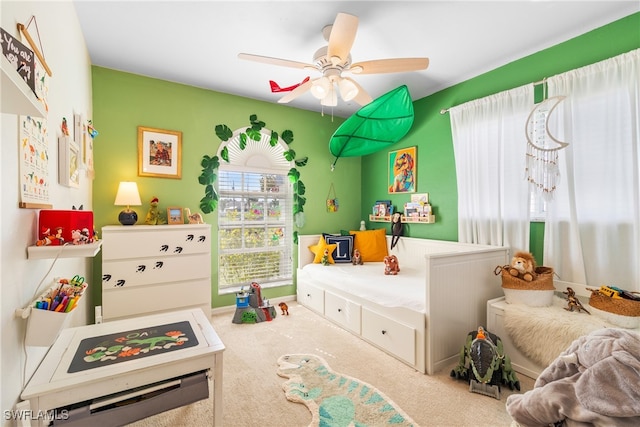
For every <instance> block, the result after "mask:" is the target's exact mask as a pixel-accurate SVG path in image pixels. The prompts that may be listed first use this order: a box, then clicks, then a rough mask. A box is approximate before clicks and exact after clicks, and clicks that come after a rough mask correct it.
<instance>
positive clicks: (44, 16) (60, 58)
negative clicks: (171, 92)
mask: <svg viewBox="0 0 640 427" xmlns="http://www.w3.org/2000/svg"><path fill="white" fill-rule="evenodd" d="M32 16H35V18H36V23H37V29H36V27H35V23H33V22H32V23H31V25H30V26H29V27H28V30H29V33H30V34H31V36H32V37H33V38H34V39H35V40H36V41H37V40H38V39H37V34H38V33H39V34H40V37H41V43H42V51H43V53H44V56H45V59H46V61H47V64H48V65H49V67H50V68H51V71H52V74H53V75H52V77H51V78H50V85H49V92H48V97H47V102H48V106H49V111H48V113H47V117H46V119H47V123H48V141H49V174H50V176H51V177H52V178H54V179H53V182H54V184H53V186H52V188H51V204H52V205H53V209H71V206H72V205H76V206H78V205H81V204H82V205H84V209H85V210H91V208H92V203H91V195H92V194H91V190H92V182H91V180H90V179H88V178H87V177H86V176H85V175H84V173H81V178H80V188H68V187H64V186H61V185H58V184H57V164H58V155H57V146H58V144H57V138H58V136H60V134H61V130H60V125H61V123H62V119H63V117H65V118H67V120H68V121H69V123H70V126H71V127H70V130H71V131H72V130H73V127H72V126H73V125H72V123H73V114H74V113H80V114H83V115H84V116H85V117H86V118H91V115H92V97H91V67H90V58H89V55H88V52H87V50H86V46H85V42H84V38H83V36H82V33H81V30H80V24H79V22H78V19H77V16H76V12H75V8H74V6H73V3H72V2H71V1H70V0H61V1H38V2H36V1H25V0H21V1H5V0H2V1H1V2H0V19H1V21H0V24H1V26H2V28H3V29H4V30H5V31H7V32H8V33H10V34H12V35H13V36H14V37H16V38H18V39H20V37H19V33H18V30H17V28H16V25H17V23H21V24H24V25H27V23H28V22H29V20H30V18H31V17H32ZM22 42H23V44H25V45H28V42H27V41H26V40H25V39H22ZM2 93H3V92H0V95H1V94H2ZM0 117H1V122H0V124H1V127H0V134H1V137H2V139H1V143H2V146H1V148H0V163H1V171H0V188H2V192H1V200H2V205H1V206H0V237H1V239H0V240H1V244H0V259H1V263H0V279H1V280H0V307H1V309H0V314H1V316H2V318H1V319H0V324H1V325H2V329H1V332H0V339H1V343H2V347H1V361H2V364H1V369H0V375H1V383H2V389H1V391H0V393H1V395H0V398H1V401H2V406H1V407H0V409H2V411H3V416H2V419H3V425H14V424H15V423H14V421H11V420H6V419H5V418H7V413H6V412H5V411H8V410H11V409H13V408H14V405H15V403H16V402H18V401H19V396H20V393H21V392H22V389H23V388H24V386H25V385H26V382H27V381H28V379H29V378H30V376H31V375H32V373H33V371H34V370H35V367H37V366H38V364H39V363H40V361H41V359H42V357H43V356H44V353H45V352H46V350H47V348H46V347H25V346H24V345H23V344H24V335H25V331H26V323H27V322H26V320H23V319H16V318H15V317H14V311H15V310H16V309H17V308H22V307H25V306H26V305H28V303H29V302H30V301H31V300H32V298H33V297H34V294H35V293H36V291H37V290H38V288H39V287H40V286H41V287H42V289H45V288H46V287H48V285H49V284H50V283H51V281H52V280H53V278H54V277H72V276H73V275H75V274H79V275H81V276H84V277H87V278H90V277H91V268H92V267H91V259H90V258H78V259H75V258H66V259H59V260H58V261H57V262H55V264H54V263H53V259H44V260H29V259H27V249H26V248H27V246H31V245H33V244H34V243H35V240H36V238H37V232H36V230H37V215H38V210H35V209H20V208H18V202H19V201H20V194H19V181H18V179H19V168H18V116H17V115H14V114H1V116H0ZM97 141H98V140H96V142H97ZM52 265H53V268H51V267H52ZM50 269H51V270H50ZM99 286H100V284H97V285H94V284H91V283H89V288H88V291H89V292H98V291H99ZM83 299H84V300H85V301H84V304H83V305H82V306H81V307H80V308H79V309H78V310H75V311H74V314H73V316H72V319H71V326H78V325H83V324H86V323H88V320H89V319H91V310H92V307H91V304H89V302H90V301H91V295H90V294H89V295H86V296H85V297H84V298H83Z"/></svg>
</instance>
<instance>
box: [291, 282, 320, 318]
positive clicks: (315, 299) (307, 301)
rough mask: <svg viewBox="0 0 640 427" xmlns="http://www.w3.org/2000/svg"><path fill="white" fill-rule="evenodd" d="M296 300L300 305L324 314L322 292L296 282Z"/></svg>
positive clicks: (306, 284)
mask: <svg viewBox="0 0 640 427" xmlns="http://www.w3.org/2000/svg"><path fill="white" fill-rule="evenodd" d="M297 299H298V302H299V303H300V304H302V305H304V306H306V307H308V308H310V309H312V310H313V311H317V312H318V313H320V314H324V290H322V289H320V288H318V287H316V286H313V285H310V284H308V283H303V282H300V281H298V292H297Z"/></svg>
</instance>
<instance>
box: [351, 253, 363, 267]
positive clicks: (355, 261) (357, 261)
mask: <svg viewBox="0 0 640 427" xmlns="http://www.w3.org/2000/svg"><path fill="white" fill-rule="evenodd" d="M351 263H353V265H363V264H364V262H363V261H362V256H361V255H360V251H359V250H357V249H354V250H353V256H352V257H351Z"/></svg>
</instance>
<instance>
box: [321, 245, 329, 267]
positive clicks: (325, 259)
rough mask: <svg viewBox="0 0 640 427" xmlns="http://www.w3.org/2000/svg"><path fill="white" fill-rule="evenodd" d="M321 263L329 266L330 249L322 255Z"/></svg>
mask: <svg viewBox="0 0 640 427" xmlns="http://www.w3.org/2000/svg"><path fill="white" fill-rule="evenodd" d="M320 262H321V263H322V265H329V264H330V262H329V249H325V250H324V253H323V254H322V259H321V260H320Z"/></svg>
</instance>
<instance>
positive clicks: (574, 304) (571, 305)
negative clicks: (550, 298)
mask: <svg viewBox="0 0 640 427" xmlns="http://www.w3.org/2000/svg"><path fill="white" fill-rule="evenodd" d="M563 294H565V295H566V296H567V304H568V305H567V307H565V308H564V309H565V310H567V311H573V310H578V313H580V310H584V312H585V313H587V314H591V313H589V310H587V309H586V308H584V307H583V306H582V303H581V302H580V300H579V299H578V297H577V296H576V292H575V291H574V290H573V289H572V288H570V287H568V286H567V290H566V292H563Z"/></svg>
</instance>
